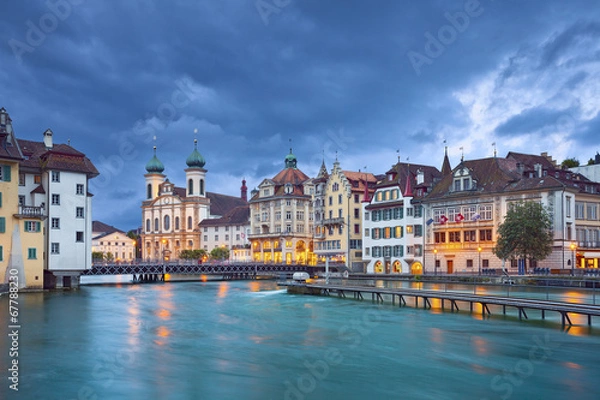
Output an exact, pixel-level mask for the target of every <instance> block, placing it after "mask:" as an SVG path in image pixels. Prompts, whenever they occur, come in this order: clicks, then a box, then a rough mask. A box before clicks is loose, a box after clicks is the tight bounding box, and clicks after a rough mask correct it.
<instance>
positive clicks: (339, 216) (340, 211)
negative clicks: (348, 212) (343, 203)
mask: <svg viewBox="0 0 600 400" xmlns="http://www.w3.org/2000/svg"><path fill="white" fill-rule="evenodd" d="M342 217H343V216H342V209H341V208H340V209H339V210H338V218H342Z"/></svg>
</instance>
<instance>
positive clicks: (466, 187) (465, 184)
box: [463, 178, 471, 190]
mask: <svg viewBox="0 0 600 400" xmlns="http://www.w3.org/2000/svg"><path fill="white" fill-rule="evenodd" d="M470 189H471V178H463V190H470Z"/></svg>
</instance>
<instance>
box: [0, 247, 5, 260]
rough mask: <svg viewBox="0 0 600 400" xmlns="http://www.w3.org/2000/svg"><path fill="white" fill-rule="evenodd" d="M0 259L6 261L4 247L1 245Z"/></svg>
mask: <svg viewBox="0 0 600 400" xmlns="http://www.w3.org/2000/svg"><path fill="white" fill-rule="evenodd" d="M0 261H4V248H3V247H2V246H0Z"/></svg>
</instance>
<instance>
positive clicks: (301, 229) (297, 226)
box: [296, 224, 304, 233]
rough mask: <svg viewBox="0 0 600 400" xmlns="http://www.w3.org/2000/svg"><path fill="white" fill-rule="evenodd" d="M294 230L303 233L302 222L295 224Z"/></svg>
mask: <svg viewBox="0 0 600 400" xmlns="http://www.w3.org/2000/svg"><path fill="white" fill-rule="evenodd" d="M296 232H298V233H304V224H296Z"/></svg>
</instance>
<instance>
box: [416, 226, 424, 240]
mask: <svg viewBox="0 0 600 400" xmlns="http://www.w3.org/2000/svg"><path fill="white" fill-rule="evenodd" d="M420 236H423V225H415V237H420Z"/></svg>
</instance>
